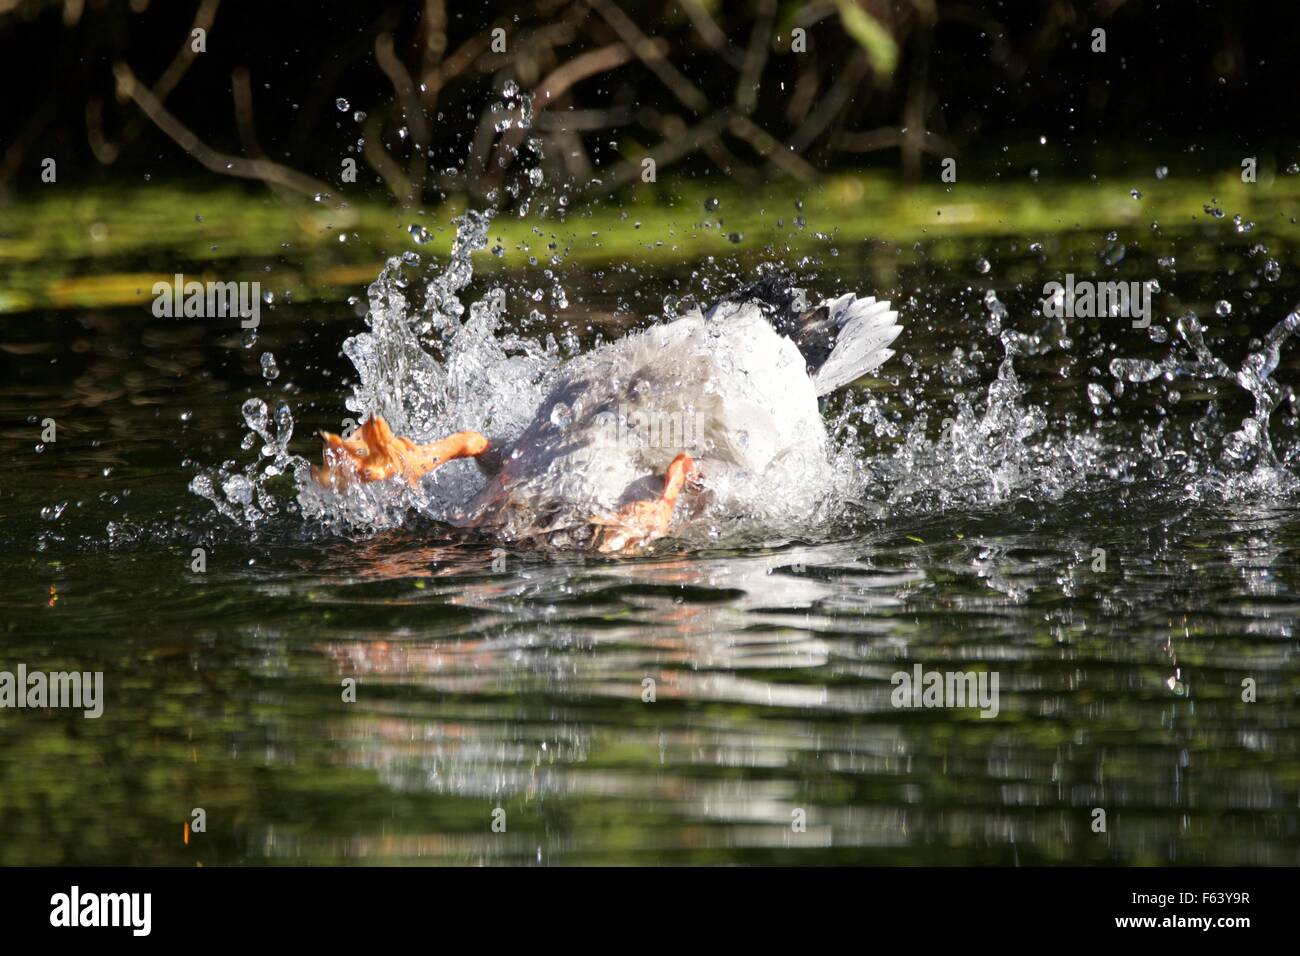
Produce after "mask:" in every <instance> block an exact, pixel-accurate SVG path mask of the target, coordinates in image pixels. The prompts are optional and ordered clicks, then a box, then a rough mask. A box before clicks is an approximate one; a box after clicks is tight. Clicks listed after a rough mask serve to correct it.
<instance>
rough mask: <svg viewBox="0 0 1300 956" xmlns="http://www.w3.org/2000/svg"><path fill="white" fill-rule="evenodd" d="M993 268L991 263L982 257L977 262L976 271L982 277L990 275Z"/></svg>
mask: <svg viewBox="0 0 1300 956" xmlns="http://www.w3.org/2000/svg"><path fill="white" fill-rule="evenodd" d="M992 268H993V266H991V265H990V264H989V261H988V260H987V259H985V258H984V257H983V256H980V257H979V258H978V259H976V260H975V271H976V272H978V273H979V274H980V275H988V274H989V271H990V270H991V269H992Z"/></svg>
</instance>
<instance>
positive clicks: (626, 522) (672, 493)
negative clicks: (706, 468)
mask: <svg viewBox="0 0 1300 956" xmlns="http://www.w3.org/2000/svg"><path fill="white" fill-rule="evenodd" d="M698 478H699V469H697V468H696V467H695V462H694V460H693V459H692V458H691V456H690V455H687V454H686V453H685V452H683V453H682V454H680V455H678V456H677V457H676V458H674V459H673V462H672V464H671V465H669V466H668V473H667V475H665V476H664V490H663V494H662V495H660V496H659V497H658V498H655V499H653V500H651V501H634V502H632V503H631V504H629V505H626V506H625V507H623V508H621V509H620V510H619V511H618V513H617V514H613V515H594V516H593V517H592V518H591V523H592V524H593V525H595V526H596V541H595V544H596V550H598V551H600V552H601V553H602V554H620V553H628V552H631V551H634V550H638V549H641V548H644V547H646V546H647V545H648V544H650V542H652V541H655V540H657V539H659V538H662V537H663V536H664V535H666V534H667V533H668V531H669V529H670V527H671V526H672V519H673V505H675V504H676V503H677V496H678V495H680V494H681V491H682V488H683V487H685V485H686V482H687V481H688V480H697V479H698Z"/></svg>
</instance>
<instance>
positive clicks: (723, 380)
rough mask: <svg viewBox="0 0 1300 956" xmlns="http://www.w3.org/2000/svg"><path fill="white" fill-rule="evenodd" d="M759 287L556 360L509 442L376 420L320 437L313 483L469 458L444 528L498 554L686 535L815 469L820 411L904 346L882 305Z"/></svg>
mask: <svg viewBox="0 0 1300 956" xmlns="http://www.w3.org/2000/svg"><path fill="white" fill-rule="evenodd" d="M802 299H803V293H802V292H801V291H800V290H797V289H789V288H782V287H778V286H777V285H776V284H775V283H773V282H771V281H767V280H761V281H760V282H758V283H755V284H753V285H751V286H749V287H747V288H746V289H744V290H742V291H741V292H740V293H738V294H736V295H734V296H731V297H729V298H727V299H724V300H722V301H720V302H719V303H717V304H716V305H714V306H713V307H712V308H711V309H709V311H708V312H707V313H702V312H700V311H699V310H698V309H697V310H693V311H691V312H689V313H687V314H685V315H683V316H681V317H680V318H677V319H675V320H674V321H671V322H667V323H662V324H658V325H654V326H651V327H650V328H648V329H645V330H643V331H640V332H636V333H633V334H630V335H627V336H625V337H624V338H622V339H619V340H617V341H614V342H611V343H607V344H605V345H602V346H600V347H599V348H596V349H594V350H592V351H590V352H587V353H585V354H583V355H579V356H577V357H575V358H573V359H572V360H570V361H569V362H568V363H567V364H566V365H564V366H563V367H562V368H561V369H560V370H559V371H558V373H557V376H556V379H555V382H554V385H553V387H552V388H551V390H550V393H549V394H548V395H547V397H546V399H545V400H544V401H543V402H542V403H541V404H540V406H539V407H538V408H537V410H536V414H535V415H534V417H533V419H532V421H531V423H530V424H528V425H527V427H526V428H525V429H524V430H523V432H522V433H520V434H519V435H518V436H517V437H515V438H514V439H513V440H511V441H508V442H499V441H493V440H490V439H489V438H487V437H485V436H484V435H482V434H480V433H479V432H476V431H461V432H457V433H455V434H453V435H449V436H448V437H446V438H443V439H441V440H439V441H433V442H428V443H425V444H419V443H416V442H414V441H412V440H411V439H409V438H405V437H401V436H398V435H395V434H394V433H393V432H392V430H391V429H390V428H389V426H388V424H387V423H386V422H385V421H384V420H383V419H382V418H380V417H379V416H377V415H374V416H371V417H370V418H369V420H368V421H366V422H365V423H364V424H363V425H362V426H361V427H360V428H359V429H357V431H356V432H355V433H354V434H353V435H352V436H350V437H348V438H342V437H340V436H338V435H334V434H330V433H328V432H326V433H323V434H322V438H323V440H324V456H323V457H324V461H323V464H322V466H321V467H320V468H313V469H312V475H313V477H314V478H315V479H316V481H317V482H319V483H320V484H321V485H323V486H325V487H327V488H333V489H336V490H344V489H346V488H348V487H349V486H351V485H352V484H353V483H355V482H357V481H360V482H372V481H382V480H386V479H394V478H400V479H404V480H406V481H409V482H411V483H413V484H418V483H419V482H420V481H421V480H422V478H423V477H424V476H425V475H427V474H429V473H430V472H432V471H434V470H435V469H438V468H440V467H442V466H443V465H445V464H447V463H448V462H451V461H455V460H456V459H458V458H472V459H474V460H475V461H476V462H477V463H478V465H479V468H480V469H481V470H482V471H483V473H484V475H485V476H486V478H487V481H486V484H485V485H484V486H483V487H482V488H481V489H480V490H479V491H478V492H477V494H476V495H474V497H473V499H472V500H470V501H469V502H467V503H466V505H465V507H464V509H463V511H462V512H459V513H458V514H457V519H456V520H455V521H454V523H455V524H458V525H461V526H465V527H473V528H479V529H484V530H489V531H496V532H498V533H500V534H501V535H502V536H503V537H505V538H508V539H517V538H520V537H525V536H543V535H547V536H549V535H553V534H555V533H556V532H563V533H565V534H566V535H567V540H570V541H575V542H578V543H580V544H581V545H582V546H584V547H593V548H595V549H596V550H598V551H600V552H604V553H609V554H613V553H618V554H629V553H635V552H637V551H640V550H642V549H644V548H645V547H646V546H647V545H649V544H650V543H651V542H653V541H655V540H657V539H659V538H663V537H665V536H666V535H669V534H670V533H671V532H672V531H673V530H674V515H675V514H676V515H677V518H678V520H689V517H690V516H691V515H692V514H695V513H698V512H699V511H700V510H701V509H703V508H704V507H705V505H706V504H707V503H708V501H709V499H710V496H711V495H713V494H716V493H725V491H724V490H725V489H727V488H728V487H733V488H734V487H735V485H736V482H737V480H739V479H743V478H745V477H747V476H763V475H765V474H769V473H771V472H772V471H773V470H774V469H778V468H779V469H782V470H783V473H784V474H800V472H799V471H797V470H796V471H793V472H792V471H790V470H789V469H791V468H792V467H793V468H803V469H814V470H815V469H818V468H820V469H822V470H824V469H825V468H826V463H827V454H828V450H827V444H828V438H827V433H826V427H825V424H824V423H823V422H822V418H821V412H820V410H819V407H818V399H819V398H820V397H822V396H825V395H828V394H830V393H831V392H833V391H835V390H836V389H838V388H841V387H843V386H845V385H847V384H849V383H851V382H853V381H854V380H856V379H858V378H861V377H862V376H864V375H866V374H868V373H870V372H871V371H873V370H874V369H876V368H877V367H878V366H880V365H881V364H882V363H884V362H885V361H886V360H887V359H888V358H889V357H890V356H891V355H893V354H894V353H893V352H892V351H891V350H890V349H889V348H888V346H889V345H890V343H892V342H893V341H894V339H895V337H896V336H897V335H898V334H899V332H900V331H902V327H901V326H900V325H898V324H897V318H898V315H897V313H896V312H894V311H892V310H891V309H890V307H889V303H888V302H877V301H876V300H875V299H874V298H858V297H857V296H856V295H854V294H848V295H842V296H840V297H838V298H834V299H826V300H823V301H822V302H821V303H820V304H819V305H817V306H815V307H813V308H806V306H805V303H804V302H803V301H802Z"/></svg>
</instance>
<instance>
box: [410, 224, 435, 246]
mask: <svg viewBox="0 0 1300 956" xmlns="http://www.w3.org/2000/svg"><path fill="white" fill-rule="evenodd" d="M406 231H407V232H409V233H410V234H411V238H412V239H414V240H415V241H416V242H418V243H419V244H420V245H424V244H425V243H426V242H428V241H429V240H430V239H432V238H433V236H432V235H430V234H429V230H428V229H425V228H424V227H423V226H421V225H420V224H419V223H418V222H413V223H411V225H410V226H408V227H407V229H406Z"/></svg>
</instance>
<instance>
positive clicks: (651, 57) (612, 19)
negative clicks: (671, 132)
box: [587, 0, 710, 115]
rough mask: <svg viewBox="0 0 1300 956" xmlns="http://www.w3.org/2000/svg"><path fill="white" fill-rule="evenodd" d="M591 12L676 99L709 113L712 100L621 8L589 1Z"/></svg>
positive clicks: (606, 0) (604, 1)
mask: <svg viewBox="0 0 1300 956" xmlns="http://www.w3.org/2000/svg"><path fill="white" fill-rule="evenodd" d="M587 2H588V3H590V4H591V6H592V8H593V9H595V11H596V12H597V13H599V14H600V15H601V17H602V18H603V19H604V21H605V22H606V23H608V24H609V25H610V27H612V28H613V30H614V32H615V33H617V34H618V35H619V39H621V40H622V41H623V42H624V43H626V44H627V45H628V46H629V47H631V48H632V51H633V52H634V53H635V54H636V55H637V59H639V60H640V61H641V62H642V63H644V64H645V65H646V66H647V67H648V68H649V69H650V71H651V72H652V73H654V75H655V76H657V77H659V80H660V81H661V82H662V83H663V84H664V86H666V87H668V89H669V90H670V91H671V92H672V94H673V96H675V97H677V99H678V100H679V101H680V102H681V104H682V105H683V106H685V107H687V108H688V109H690V110H693V111H694V112H696V113H698V114H700V115H704V113H706V112H708V110H709V106H710V104H709V98H708V97H707V96H705V95H704V94H703V93H702V92H701V91H700V88H699V87H698V86H696V85H695V84H694V83H692V82H691V81H690V80H688V79H687V78H686V77H685V76H684V75H683V74H682V72H681V71H680V70H678V69H677V67H675V66H673V64H672V62H671V61H670V60H668V59H667V58H666V57H665V56H663V54H662V53H661V52H660V51H659V46H658V44H657V43H655V41H654V40H652V39H650V37H648V36H646V35H645V33H644V32H642V30H641V28H640V27H638V26H637V25H636V23H634V22H633V21H632V18H631V17H629V16H628V15H627V14H626V13H624V12H623V11H622V10H621V9H620V8H619V7H618V6H616V5H615V4H613V3H611V2H610V0H587Z"/></svg>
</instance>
